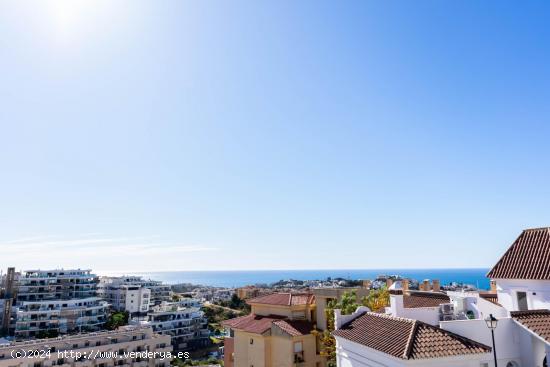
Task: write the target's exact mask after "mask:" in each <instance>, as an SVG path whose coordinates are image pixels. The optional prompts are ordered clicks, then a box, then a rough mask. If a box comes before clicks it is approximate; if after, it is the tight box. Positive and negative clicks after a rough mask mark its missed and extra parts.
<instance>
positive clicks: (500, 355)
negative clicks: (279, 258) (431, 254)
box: [334, 228, 550, 367]
mask: <svg viewBox="0 0 550 367" xmlns="http://www.w3.org/2000/svg"><path fill="white" fill-rule="evenodd" d="M487 276H488V277H489V278H490V279H491V290H490V291H483V292H480V291H478V292H472V291H464V290H463V291H452V292H451V291H447V292H437V289H438V287H437V286H436V287H433V286H432V287H427V286H426V284H425V283H423V285H422V287H421V289H424V290H425V291H418V292H414V291H410V290H409V289H408V287H407V284H406V282H404V283H402V284H395V285H392V289H391V290H390V300H391V302H390V303H391V305H390V307H388V308H387V309H386V315H377V316H376V314H373V313H371V312H368V310H365V309H361V310H358V311H357V312H356V313H355V314H354V315H350V316H345V317H344V316H341V315H338V312H337V317H338V316H341V317H340V319H341V321H340V323H341V327H340V329H342V330H343V331H336V332H335V333H334V335H335V336H336V340H337V356H338V363H339V366H346V367H351V366H354V367H356V366H380V365H384V366H409V365H419V364H420V365H422V366H424V365H426V366H487V367H488V366H493V362H492V361H493V358H492V353H489V354H487V353H486V352H484V351H486V350H487V348H489V347H490V346H492V336H491V332H490V331H489V329H488V328H487V325H486V322H485V319H486V318H488V317H489V316H490V315H492V316H494V317H496V318H497V320H498V324H497V328H496V329H495V330H494V338H495V339H494V340H495V346H496V347H495V352H496V356H497V360H498V365H499V366H505V367H519V366H529V367H547V366H548V362H549V361H550V228H535V229H527V230H525V231H523V232H522V233H521V235H520V236H519V237H518V238H517V239H516V241H515V242H514V243H513V244H512V246H510V247H509V248H508V250H507V251H506V252H505V253H504V255H503V256H502V257H501V258H500V260H499V261H498V262H497V263H496V265H495V266H494V267H493V268H492V269H491V271H490V272H489V273H488V274H487ZM434 288H435V289H434ZM427 289H431V290H430V291H426V290H427ZM342 320H344V321H342ZM403 323H407V325H412V324H414V325H415V326H414V329H411V330H413V334H411V335H412V336H413V339H414V337H416V333H417V332H418V331H419V330H420V331H421V333H420V334H419V335H420V336H422V335H424V334H426V333H427V332H426V331H425V330H430V331H429V333H428V334H431V335H432V337H430V338H420V339H418V340H419V341H418V343H417V344H415V343H413V342H412V341H411V340H413V339H411V340H409V341H408V342H407V344H403V343H398V342H397V340H398V338H397V335H393V334H391V330H393V328H394V327H395V328H397V327H398V326H397V324H400V325H401V324H403ZM373 325H376V327H374V326H373ZM391 325H394V326H393V327H392V326H391ZM403 325H404V324H403ZM375 329H376V330H386V334H385V335H387V336H390V337H387V338H384V337H381V336H378V334H377V331H376V330H375ZM391 335H393V336H391ZM443 335H445V336H443ZM449 338H451V339H455V338H459V339H460V340H461V343H463V345H464V347H460V346H459V345H458V344H456V343H457V341H455V342H452V343H451V342H450V340H449ZM444 339H445V340H447V342H444V343H442V340H444ZM395 343H397V344H395ZM464 343H465V344H464ZM404 346H405V347H404ZM466 346H469V347H467V348H466ZM403 348H404V349H403ZM472 348H473V349H472ZM396 350H398V351H399V352H398V353H397V354H395V351H396ZM420 350H421V351H422V353H420V352H418V351H420ZM402 351H405V352H404V353H401V352H402ZM443 352H445V353H443ZM442 353H443V354H442ZM457 353H458V355H457ZM488 356H489V357H488Z"/></svg>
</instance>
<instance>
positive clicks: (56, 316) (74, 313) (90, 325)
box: [10, 269, 109, 340]
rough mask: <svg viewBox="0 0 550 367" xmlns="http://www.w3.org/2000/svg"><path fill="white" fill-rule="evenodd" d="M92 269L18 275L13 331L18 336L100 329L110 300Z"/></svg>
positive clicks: (11, 324)
mask: <svg viewBox="0 0 550 367" xmlns="http://www.w3.org/2000/svg"><path fill="white" fill-rule="evenodd" d="M98 281H99V279H98V277H97V276H96V275H95V274H92V273H91V270H81V269H74V270H64V269H61V270H27V271H24V272H22V273H20V274H17V275H16V277H15V283H14V303H13V307H12V310H11V315H10V332H11V334H13V335H14V336H15V338H16V340H25V339H31V338H37V337H38V338H40V337H46V336H49V337H51V336H57V335H60V334H67V333H74V332H89V331H97V330H101V329H102V328H103V326H104V324H105V322H106V321H107V316H106V313H107V309H108V306H109V305H108V304H107V302H105V301H103V300H102V299H101V298H99V297H97V283H98Z"/></svg>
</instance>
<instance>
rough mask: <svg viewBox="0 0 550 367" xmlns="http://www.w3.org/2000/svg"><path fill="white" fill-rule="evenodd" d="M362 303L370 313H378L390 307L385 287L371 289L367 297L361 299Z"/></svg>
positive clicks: (388, 294) (388, 295)
mask: <svg viewBox="0 0 550 367" xmlns="http://www.w3.org/2000/svg"><path fill="white" fill-rule="evenodd" d="M362 303H363V305H364V306H367V307H368V308H369V309H370V310H371V311H375V312H376V311H380V310H382V309H384V307H387V306H389V305H390V292H389V290H388V288H387V287H382V288H379V289H371V290H370V292H369V295H368V296H366V297H364V298H363V300H362Z"/></svg>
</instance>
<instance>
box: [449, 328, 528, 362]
mask: <svg viewBox="0 0 550 367" xmlns="http://www.w3.org/2000/svg"><path fill="white" fill-rule="evenodd" d="M440 327H441V328H442V329H444V330H447V331H450V332H452V333H455V334H458V335H461V336H464V337H466V338H469V339H472V340H475V341H477V342H479V343H482V344H485V345H488V346H489V347H492V346H493V342H492V340H491V331H490V330H489V329H488V328H487V324H486V323H485V321H484V320H454V321H441V322H440ZM495 345H496V348H495V349H496V351H497V359H498V361H499V365H500V364H502V365H503V366H506V363H507V362H508V361H511V360H513V361H516V362H519V361H520V358H521V345H520V330H518V325H517V324H516V323H515V322H514V320H513V319H511V318H509V317H508V318H502V319H499V321H498V326H497V328H496V329H495ZM501 361H502V363H500V362H501ZM521 365H523V364H521ZM526 366H527V365H526Z"/></svg>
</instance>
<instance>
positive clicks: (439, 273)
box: [98, 268, 489, 289]
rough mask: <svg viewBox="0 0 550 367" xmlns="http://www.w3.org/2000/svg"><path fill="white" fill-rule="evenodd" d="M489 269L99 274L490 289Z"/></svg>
mask: <svg viewBox="0 0 550 367" xmlns="http://www.w3.org/2000/svg"><path fill="white" fill-rule="evenodd" d="M488 271H489V269H487V268H464V269H370V270H369V269H320V270H235V271H228V270H223V271H216V270H212V271H166V272H98V273H99V274H100V275H123V274H125V275H139V276H143V277H145V278H151V279H155V280H161V281H163V282H166V283H168V284H178V283H192V284H200V285H205V286H214V287H227V288H232V287H242V286H245V285H250V284H271V283H274V282H277V281H279V280H282V279H297V280H324V279H327V278H329V277H330V278H344V279H375V278H376V277H377V276H378V275H400V276H403V277H407V278H413V279H416V280H419V281H421V280H424V279H439V280H440V282H441V284H442V285H446V284H449V283H451V282H457V283H464V284H471V285H474V286H475V287H477V288H479V289H488V288H489V279H487V278H486V277H485V274H487V272H488Z"/></svg>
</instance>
